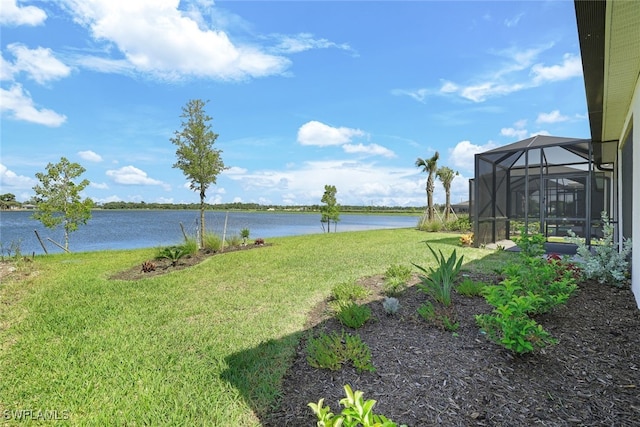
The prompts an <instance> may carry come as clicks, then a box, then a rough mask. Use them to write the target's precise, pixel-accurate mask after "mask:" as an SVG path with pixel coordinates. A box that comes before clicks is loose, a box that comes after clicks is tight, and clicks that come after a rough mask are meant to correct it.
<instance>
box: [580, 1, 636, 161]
mask: <svg viewBox="0 0 640 427" xmlns="http://www.w3.org/2000/svg"><path fill="white" fill-rule="evenodd" d="M575 10H576V21H577V24H578V37H579V39H580V52H581V55H582V68H583V73H584V84H585V92H586V96H587V109H588V113H589V125H590V127H591V139H592V141H593V142H594V143H596V144H594V155H595V156H596V161H597V162H598V163H610V162H612V161H613V160H614V159H615V150H611V149H610V148H609V147H610V145H607V146H601V145H600V144H597V143H598V142H607V141H617V140H618V139H619V138H620V137H621V134H622V132H623V127H624V124H625V121H626V120H627V117H628V112H629V110H630V108H631V101H632V98H633V91H634V88H635V86H636V83H637V81H638V78H640V30H639V23H640V1H637V0H616V1H613V0H609V1H606V0H575ZM611 156H613V158H610V157H611Z"/></svg>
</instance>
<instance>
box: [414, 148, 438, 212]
mask: <svg viewBox="0 0 640 427" xmlns="http://www.w3.org/2000/svg"><path fill="white" fill-rule="evenodd" d="M439 158H440V154H439V153H438V152H437V151H436V154H434V155H433V157H431V158H430V159H426V160H425V159H421V158H420V157H418V159H417V160H416V167H418V168H422V171H423V172H427V173H428V174H429V177H428V178H427V219H428V220H429V221H433V217H434V215H433V191H434V190H435V184H434V182H433V175H434V174H435V173H436V170H437V163H438V159H439Z"/></svg>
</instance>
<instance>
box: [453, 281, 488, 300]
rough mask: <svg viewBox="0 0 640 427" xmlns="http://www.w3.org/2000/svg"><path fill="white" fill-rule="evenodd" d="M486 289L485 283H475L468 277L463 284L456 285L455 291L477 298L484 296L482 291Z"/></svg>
mask: <svg viewBox="0 0 640 427" xmlns="http://www.w3.org/2000/svg"><path fill="white" fill-rule="evenodd" d="M484 287H485V284H484V283H482V282H474V281H473V280H471V279H470V278H468V277H466V278H465V279H464V280H463V281H462V282H460V283H458V284H457V285H456V287H455V290H456V292H457V293H458V294H460V295H464V296H467V297H475V296H480V295H482V289H484Z"/></svg>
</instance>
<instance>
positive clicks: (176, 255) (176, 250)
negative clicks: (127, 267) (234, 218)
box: [141, 228, 265, 273]
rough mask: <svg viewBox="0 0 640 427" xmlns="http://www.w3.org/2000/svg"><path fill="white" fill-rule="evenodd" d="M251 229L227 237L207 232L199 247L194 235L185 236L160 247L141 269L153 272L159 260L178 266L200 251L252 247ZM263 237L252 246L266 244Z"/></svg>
mask: <svg viewBox="0 0 640 427" xmlns="http://www.w3.org/2000/svg"><path fill="white" fill-rule="evenodd" d="M249 235H250V231H249V229H248V228H243V229H242V230H241V231H240V233H239V234H238V235H232V236H230V237H229V238H227V239H224V240H223V238H222V237H220V236H219V235H217V234H215V233H206V234H205V235H204V239H203V246H202V247H201V248H199V247H198V246H199V245H198V241H197V239H196V238H194V237H187V236H185V241H184V243H182V244H180V245H172V246H164V247H159V248H158V249H157V250H156V254H155V256H154V258H153V260H146V261H144V262H143V263H142V266H141V270H142V272H143V273H151V272H154V271H156V269H157V268H158V267H159V261H166V262H168V263H169V266H171V267H177V266H178V264H179V263H180V260H182V259H184V258H188V257H194V256H196V255H197V254H198V253H199V252H203V253H206V254H215V253H220V252H222V251H223V250H226V251H230V250H238V249H243V248H247V247H250V245H249V244H248V243H247V241H248V239H249ZM264 244H265V241H264V239H263V238H257V239H255V240H254V241H253V245H252V246H254V247H255V246H264Z"/></svg>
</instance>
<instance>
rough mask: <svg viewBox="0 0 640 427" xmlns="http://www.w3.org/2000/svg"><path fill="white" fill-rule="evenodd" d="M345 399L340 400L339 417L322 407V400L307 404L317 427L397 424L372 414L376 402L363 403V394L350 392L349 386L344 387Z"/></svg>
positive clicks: (387, 425)
mask: <svg viewBox="0 0 640 427" xmlns="http://www.w3.org/2000/svg"><path fill="white" fill-rule="evenodd" d="M344 391H345V393H346V395H347V397H346V398H344V399H342V400H340V405H342V406H343V407H344V408H343V409H342V412H341V413H340V414H339V415H334V414H333V413H332V412H331V408H330V407H329V406H323V405H324V399H320V400H319V401H318V403H317V404H316V403H309V404H308V406H309V407H310V408H311V410H312V411H313V413H314V414H316V416H317V417H318V422H317V425H318V426H323V427H340V426H342V427H360V426H362V427H396V426H397V424H396V423H394V422H393V421H391V420H390V419H388V418H387V417H385V416H384V415H376V414H374V413H373V407H374V405H375V404H376V401H375V400H373V399H370V400H367V401H365V400H364V398H363V392H361V391H356V392H355V393H354V392H353V391H352V389H351V387H350V386H349V385H345V386H344Z"/></svg>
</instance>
